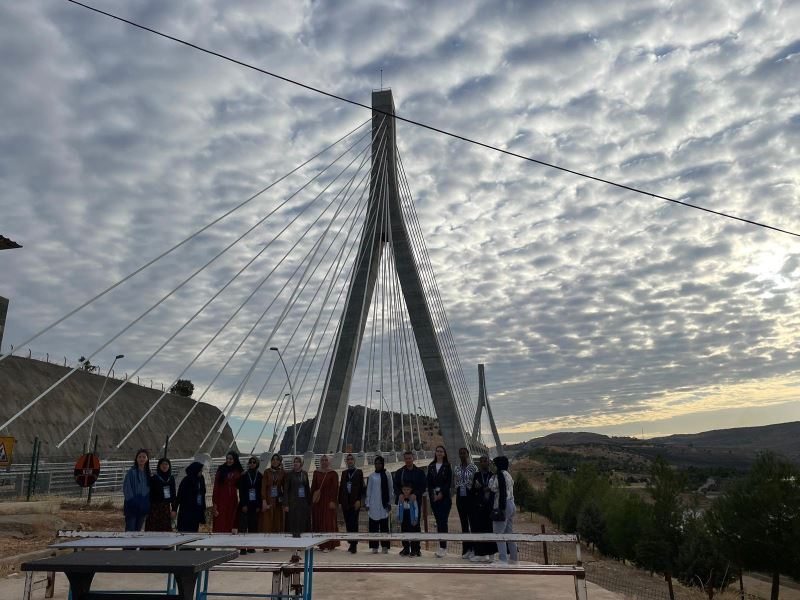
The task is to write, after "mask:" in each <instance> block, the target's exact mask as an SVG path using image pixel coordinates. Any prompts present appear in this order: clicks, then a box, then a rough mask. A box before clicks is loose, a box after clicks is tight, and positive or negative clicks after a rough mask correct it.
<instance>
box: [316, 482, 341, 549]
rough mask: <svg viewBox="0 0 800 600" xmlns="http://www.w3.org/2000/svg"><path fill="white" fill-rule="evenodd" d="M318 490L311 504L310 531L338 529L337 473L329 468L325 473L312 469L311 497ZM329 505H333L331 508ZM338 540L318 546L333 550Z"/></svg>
mask: <svg viewBox="0 0 800 600" xmlns="http://www.w3.org/2000/svg"><path fill="white" fill-rule="evenodd" d="M317 491H319V500H318V501H317V502H314V503H313V504H312V505H311V531H313V532H314V533H324V532H329V531H338V526H337V524H336V502H337V496H338V494H339V474H338V473H337V472H336V471H334V470H332V469H331V470H330V471H328V472H327V473H323V472H321V471H314V479H313V481H312V483H311V497H312V498H313V497H314V496H315V492H317ZM331 505H333V507H332V508H331ZM338 545H339V542H338V541H333V542H325V543H324V544H322V545H321V546H320V548H322V549H323V550H333V549H334V548H336V546H338Z"/></svg>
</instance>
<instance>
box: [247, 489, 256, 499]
mask: <svg viewBox="0 0 800 600" xmlns="http://www.w3.org/2000/svg"><path fill="white" fill-rule="evenodd" d="M247 500H248V502H255V501H256V490H255V488H250V490H249V491H248V493H247Z"/></svg>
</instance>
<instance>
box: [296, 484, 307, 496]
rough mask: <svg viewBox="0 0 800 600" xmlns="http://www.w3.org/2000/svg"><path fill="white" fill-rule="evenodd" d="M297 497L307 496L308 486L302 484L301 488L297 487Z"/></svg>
mask: <svg viewBox="0 0 800 600" xmlns="http://www.w3.org/2000/svg"><path fill="white" fill-rule="evenodd" d="M297 497H298V498H305V497H306V488H305V487H304V486H300V487H299V488H297Z"/></svg>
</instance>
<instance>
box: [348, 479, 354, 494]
mask: <svg viewBox="0 0 800 600" xmlns="http://www.w3.org/2000/svg"><path fill="white" fill-rule="evenodd" d="M352 491H353V484H352V483H351V482H349V481H348V482H347V493H348V494H349V493H351V492H352Z"/></svg>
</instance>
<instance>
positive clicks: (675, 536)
mask: <svg viewBox="0 0 800 600" xmlns="http://www.w3.org/2000/svg"><path fill="white" fill-rule="evenodd" d="M683 487H684V477H683V475H682V474H681V473H678V472H677V471H675V470H674V469H673V468H672V467H670V466H669V464H667V461H665V460H664V458H663V457H661V456H658V457H656V459H655V460H654V461H653V466H652V468H651V471H650V483H649V484H648V487H647V489H648V491H649V492H650V496H651V497H652V499H653V506H652V511H651V513H650V518H649V519H648V522H647V524H646V526H645V529H644V537H643V539H642V540H641V541H640V542H639V544H637V548H636V554H637V561H638V562H640V563H641V564H642V565H643V566H645V567H647V568H649V569H650V570H651V571H659V572H661V573H663V574H664V579H665V580H666V582H667V586H668V588H669V597H670V600H674V598H675V592H674V591H673V589H672V574H673V572H674V568H675V561H676V559H677V557H678V549H679V547H680V542H681V529H682V526H683V513H684V510H683V506H682V505H681V502H680V493H681V491H682V490H683Z"/></svg>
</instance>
